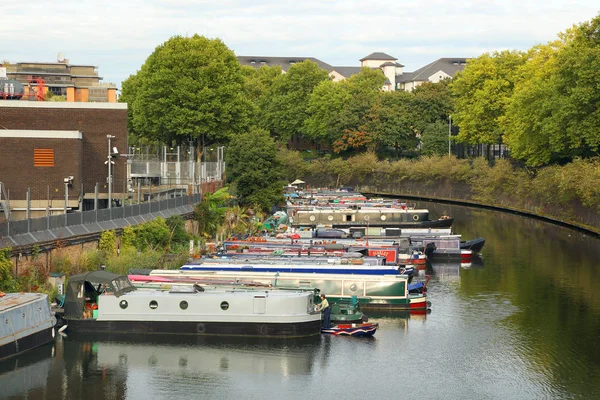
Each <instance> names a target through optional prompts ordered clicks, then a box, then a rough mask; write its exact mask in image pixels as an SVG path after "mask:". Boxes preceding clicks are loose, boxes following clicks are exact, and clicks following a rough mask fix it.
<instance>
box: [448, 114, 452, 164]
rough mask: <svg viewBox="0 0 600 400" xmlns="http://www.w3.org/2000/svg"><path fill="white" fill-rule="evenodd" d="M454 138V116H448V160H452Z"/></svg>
mask: <svg viewBox="0 0 600 400" xmlns="http://www.w3.org/2000/svg"><path fill="white" fill-rule="evenodd" d="M451 136H452V115H449V116H448V158H450V138H451Z"/></svg>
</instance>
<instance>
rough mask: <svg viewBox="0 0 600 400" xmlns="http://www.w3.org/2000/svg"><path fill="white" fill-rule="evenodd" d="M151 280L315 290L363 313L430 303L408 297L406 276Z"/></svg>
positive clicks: (191, 274)
mask: <svg viewBox="0 0 600 400" xmlns="http://www.w3.org/2000/svg"><path fill="white" fill-rule="evenodd" d="M150 275H151V276H160V277H165V278H168V277H178V279H179V280H181V279H182V278H184V277H187V278H190V279H203V280H204V281H205V282H209V281H210V280H211V279H215V280H220V281H223V280H229V281H237V280H239V281H253V282H259V283H261V284H265V285H271V286H273V287H284V288H291V289H294V288H296V289H302V288H311V289H312V288H315V289H319V290H320V291H321V292H324V293H327V299H328V300H329V302H330V303H334V302H338V301H350V300H351V299H352V297H353V296H356V297H357V298H358V302H359V304H360V308H361V310H362V311H365V312H366V311H369V310H394V311H402V310H426V309H427V308H429V306H430V303H429V302H428V301H427V294H426V293H425V291H423V293H409V290H408V285H409V283H410V277H409V276H408V275H359V274H354V275H344V274H342V275H340V274H318V273H311V274H305V273H289V272H276V273H272V272H252V271H181V270H153V271H152V272H150Z"/></svg>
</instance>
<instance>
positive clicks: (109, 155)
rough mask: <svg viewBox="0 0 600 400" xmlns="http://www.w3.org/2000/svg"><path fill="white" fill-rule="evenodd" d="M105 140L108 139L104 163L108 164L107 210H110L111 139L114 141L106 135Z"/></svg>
mask: <svg viewBox="0 0 600 400" xmlns="http://www.w3.org/2000/svg"><path fill="white" fill-rule="evenodd" d="M106 138H107V139H108V157H107V160H106V163H107V164H108V208H112V163H113V161H112V155H111V153H110V152H111V149H112V146H111V142H110V141H111V139H114V138H115V137H114V136H112V135H106Z"/></svg>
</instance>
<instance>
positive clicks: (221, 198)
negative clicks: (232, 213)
mask: <svg viewBox="0 0 600 400" xmlns="http://www.w3.org/2000/svg"><path fill="white" fill-rule="evenodd" d="M230 198H231V195H230V194H229V188H228V187H223V188H221V189H219V190H217V191H216V192H214V193H206V194H204V195H203V196H202V200H201V201H200V203H198V204H197V205H196V208H195V209H194V218H195V220H196V221H197V222H198V232H199V234H200V235H202V236H204V237H208V238H211V237H214V236H215V235H216V233H217V230H218V229H219V227H220V226H221V224H222V223H223V220H224V218H225V205H226V203H227V201H228V200H229V199H230Z"/></svg>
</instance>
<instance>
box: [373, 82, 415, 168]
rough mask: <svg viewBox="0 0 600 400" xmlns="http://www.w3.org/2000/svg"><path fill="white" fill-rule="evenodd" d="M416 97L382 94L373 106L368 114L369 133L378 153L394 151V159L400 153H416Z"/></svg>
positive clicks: (397, 93)
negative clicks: (405, 150)
mask: <svg viewBox="0 0 600 400" xmlns="http://www.w3.org/2000/svg"><path fill="white" fill-rule="evenodd" d="M421 118H422V116H421V115H420V114H417V113H416V102H415V96H414V94H412V93H409V92H405V91H395V92H383V93H381V94H380V96H379V97H378V99H377V102H376V103H375V104H373V107H372V108H371V111H370V114H369V119H370V121H369V124H368V127H369V128H368V129H369V131H371V132H372V133H373V137H374V140H375V142H376V143H377V146H376V147H377V150H378V151H379V152H380V153H381V152H386V150H387V149H388V148H393V149H394V151H395V153H396V157H398V156H399V155H400V150H402V149H415V148H416V147H417V144H418V139H417V136H416V128H415V125H416V121H418V120H420V119H421Z"/></svg>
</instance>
